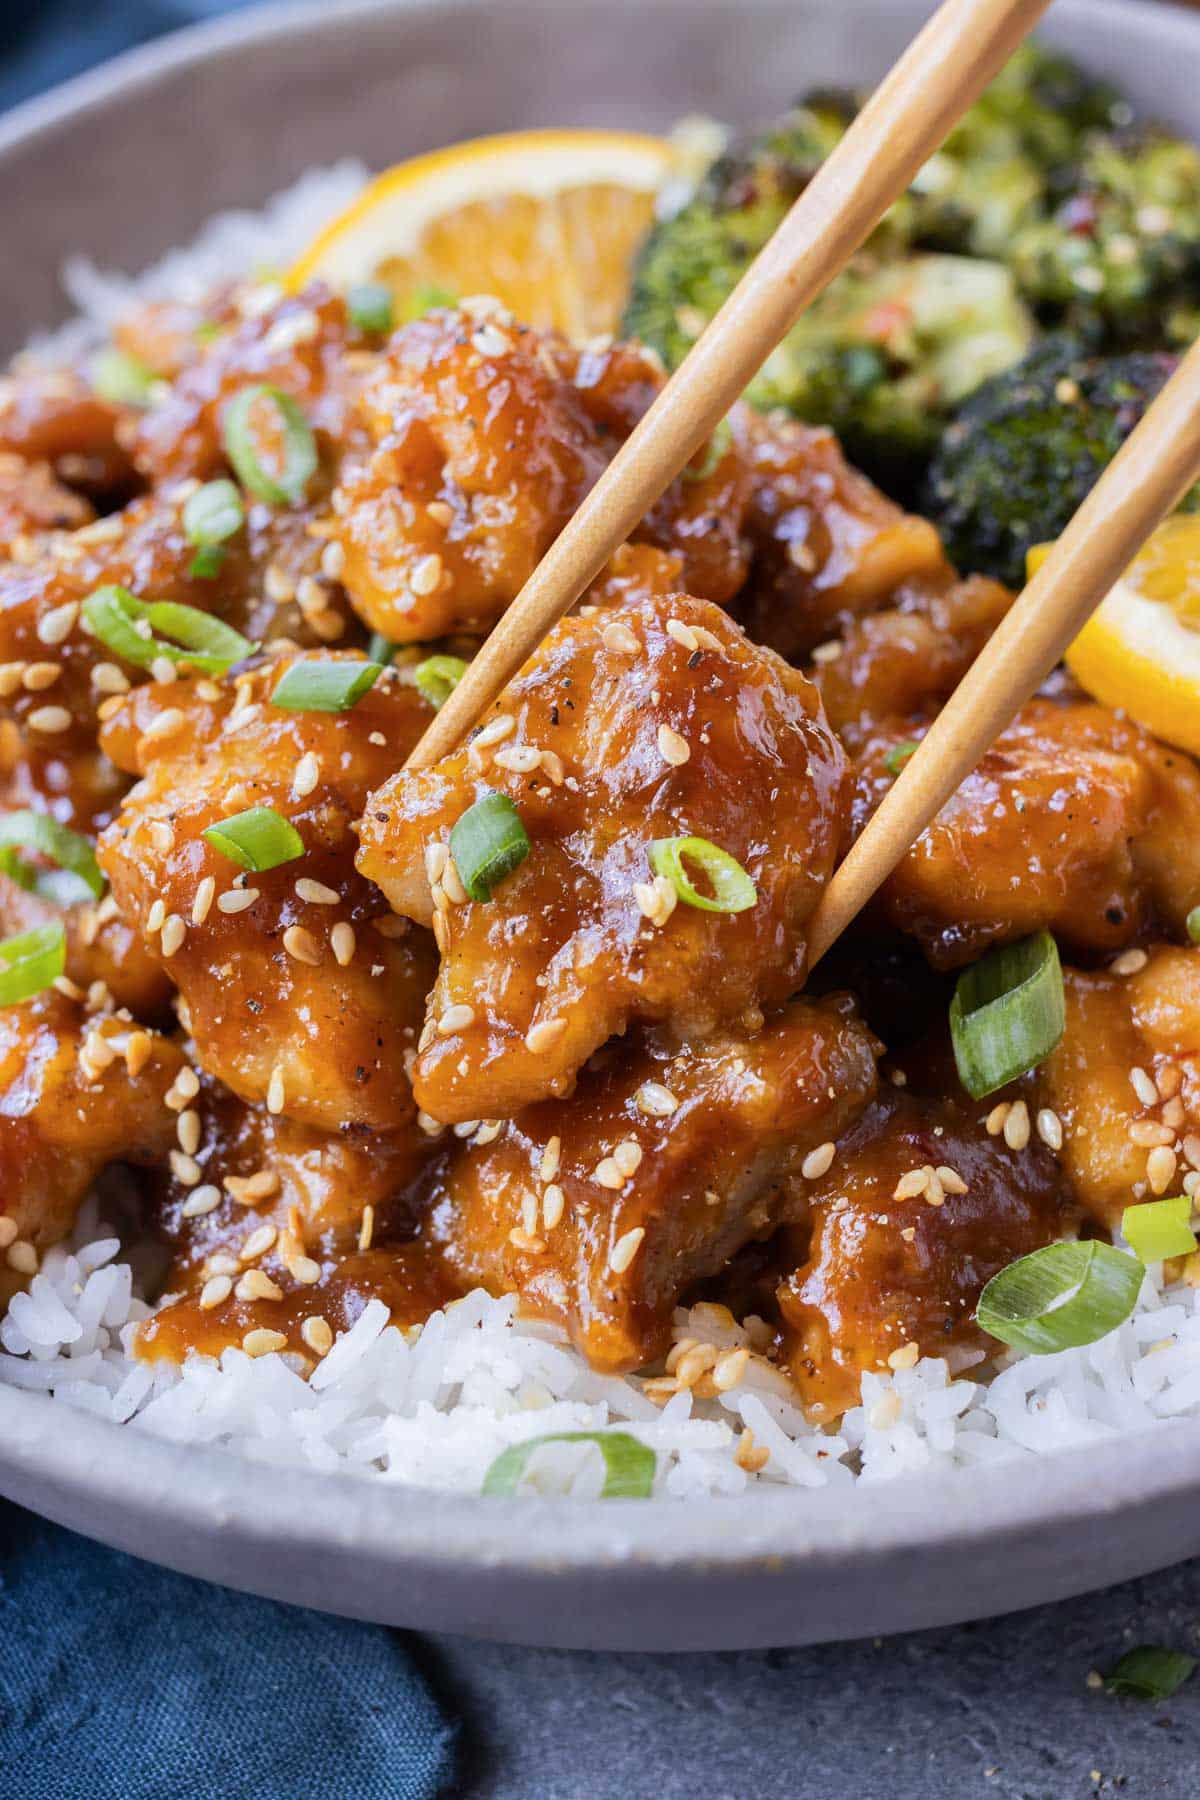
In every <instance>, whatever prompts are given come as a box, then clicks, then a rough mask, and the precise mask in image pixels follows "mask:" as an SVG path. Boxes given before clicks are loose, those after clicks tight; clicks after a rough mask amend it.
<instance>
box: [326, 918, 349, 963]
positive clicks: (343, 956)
mask: <svg viewBox="0 0 1200 1800" xmlns="http://www.w3.org/2000/svg"><path fill="white" fill-rule="evenodd" d="M329 947H330V949H331V950H332V951H333V959H334V961H335V962H336V963H337V965H338V967H339V968H340V969H345V968H347V967H348V966H349V965H350V963H352V962H353V961H354V949H355V936H354V927H353V925H348V924H347V923H346V921H345V920H344V919H341V920H339V922H338V923H337V924H336V925H335V926H334V927H333V930H332V931H331V932H330V933H329Z"/></svg>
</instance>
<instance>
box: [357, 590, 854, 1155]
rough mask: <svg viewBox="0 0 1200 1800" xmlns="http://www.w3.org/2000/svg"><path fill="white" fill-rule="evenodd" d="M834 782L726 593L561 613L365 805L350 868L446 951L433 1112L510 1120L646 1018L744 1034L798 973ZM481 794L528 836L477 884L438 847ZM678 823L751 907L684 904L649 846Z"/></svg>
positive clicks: (807, 690) (561, 1089) (797, 698)
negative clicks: (449, 729) (711, 852)
mask: <svg viewBox="0 0 1200 1800" xmlns="http://www.w3.org/2000/svg"><path fill="white" fill-rule="evenodd" d="M842 790H843V760H842V753H841V750H840V748H839V746H838V744H837V740H836V739H835V738H834V736H833V734H832V733H831V732H830V731H829V730H828V728H827V726H826V724H825V722H824V719H823V717H822V715H821V711H820V705H819V702H818V701H817V698H816V694H815V692H814V690H813V689H812V687H811V686H810V685H809V683H808V682H807V681H805V679H804V677H803V676H802V675H800V674H798V673H797V672H796V671H795V670H793V669H791V668H789V666H788V665H787V664H786V663H784V662H782V661H781V660H780V659H779V658H778V657H776V656H774V655H773V654H772V653H771V652H770V651H766V650H759V649H757V648H756V647H755V646H754V645H753V644H750V643H749V642H748V641H747V640H746V638H745V637H743V635H742V633H741V632H740V631H739V630H738V628H737V626H736V625H734V624H733V622H732V621H731V620H730V619H729V617H728V616H727V615H726V614H724V613H722V612H720V611H719V610H718V609H717V608H716V607H714V606H710V605H708V604H706V603H705V602H703V601H698V600H693V599H691V598H689V597H688V596H687V595H683V594H677V595H674V596H672V597H671V598H669V599H666V600H661V599H655V600H646V601H643V602H642V603H641V604H639V605H637V606H633V607H629V608H628V609H626V610H625V611H623V612H622V613H621V615H620V617H619V619H617V618H614V616H613V615H611V614H610V613H608V612H605V611H601V612H597V613H595V614H593V615H592V616H590V617H587V618H583V617H580V618H568V619H565V620H563V622H562V623H561V624H560V625H558V626H557V627H556V628H555V630H554V631H553V632H552V633H551V634H550V636H549V637H548V638H547V639H546V641H545V643H544V644H543V645H542V647H541V648H540V650H539V651H538V653H537V654H536V655H535V656H534V657H533V658H531V660H530V661H529V662H528V663H527V664H526V666H525V668H524V669H523V670H522V671H521V672H520V674H519V675H518V676H517V677H516V678H515V679H514V680H513V681H512V682H511V683H510V684H509V686H508V687H507V688H506V689H505V691H504V692H503V693H502V694H501V695H500V697H499V699H498V700H497V701H496V703H495V705H494V706H493V707H492V708H491V709H490V711H489V712H488V713H487V715H486V716H485V719H484V722H483V725H482V728H481V729H480V730H479V731H478V732H477V733H476V735H475V737H474V738H473V739H472V740H471V741H470V742H469V743H468V745H467V746H466V748H464V749H463V750H460V751H457V752H455V753H454V754H453V755H451V756H448V757H445V758H444V759H443V760H442V761H441V762H439V763H438V764H436V765H435V766H434V767H433V768H431V769H426V770H420V771H401V772H400V773H399V774H397V775H396V776H394V777H393V779H392V780H391V781H389V782H388V783H387V784H386V785H385V786H384V787H382V788H381V789H380V790H379V791H378V792H377V793H375V794H373V795H372V796H371V800H370V802H369V804H368V807H367V810H366V814H365V816H364V818H363V821H362V849H361V852H360V855H359V867H360V868H361V870H362V871H363V873H364V874H365V875H367V876H368V877H370V879H371V880H373V881H375V882H376V883H378V885H379V886H380V887H381V888H382V889H383V891H384V893H385V894H386V895H387V896H388V898H389V900H390V901H391V903H392V905H393V907H394V908H395V909H396V911H397V912H400V913H404V914H406V915H407V916H408V917H410V918H413V919H416V920H417V921H418V922H419V923H421V924H430V923H432V924H433V925H434V928H435V931H436V933H437V935H438V941H439V946H440V948H441V952H442V962H441V968H440V971H439V974H438V979H437V984H436V986H435V988H434V990H433V992H432V994H431V995H430V1003H429V1012H428V1017H427V1021H426V1025H425V1029H424V1031H423V1033H422V1036H421V1045H420V1050H421V1053H420V1056H419V1057H418V1059H417V1064H416V1071H415V1074H414V1078H413V1079H414V1088H415V1091H416V1093H417V1097H418V1099H419V1102H420V1104H421V1106H422V1107H423V1108H424V1110H425V1111H426V1112H428V1113H430V1114H431V1115H432V1116H433V1117H434V1118H435V1119H441V1120H449V1121H462V1120H466V1119H480V1118H483V1119H486V1118H505V1117H509V1116H511V1114H513V1113H514V1112H515V1111H517V1109H518V1108H520V1107H522V1106H524V1105H527V1104H528V1103H529V1102H531V1101H534V1100H540V1099H545V1098H548V1097H549V1096H550V1095H557V1096H562V1095H564V1094H566V1093H569V1092H570V1089H571V1085H572V1082H573V1081H574V1078H575V1074H576V1071H577V1070H578V1069H579V1068H580V1067H581V1065H582V1064H583V1063H584V1062H585V1061H586V1060H587V1058H588V1057H589V1056H590V1055H591V1053H592V1052H593V1051H594V1050H596V1049H598V1048H599V1046H600V1045H601V1044H603V1043H604V1042H605V1041H606V1039H608V1038H609V1037H611V1036H613V1035H614V1034H618V1033H620V1032H623V1031H624V1030H625V1029H626V1027H627V1026H628V1025H630V1024H631V1023H633V1022H634V1021H637V1020H641V1021H646V1022H657V1023H661V1024H663V1025H665V1026H666V1027H667V1028H668V1029H669V1030H670V1031H671V1032H672V1033H673V1035H674V1037H675V1038H676V1040H678V1041H680V1042H688V1041H691V1042H696V1041H699V1040H701V1039H703V1038H705V1037H707V1036H708V1035H710V1034H711V1033H712V1032H714V1031H717V1030H719V1029H721V1028H730V1029H734V1030H741V1031H747V1032H753V1031H755V1030H757V1029H758V1027H759V1025H760V1024H761V1022H762V1009H763V1008H771V1007H776V1006H780V1005H782V1004H783V1002H784V1001H785V1000H787V998H788V997H789V996H790V995H791V994H792V993H793V992H794V991H795V990H796V989H797V988H798V987H799V986H800V985H801V979H802V974H803V969H804V930H805V925H806V923H807V921H808V918H809V915H810V914H811V912H812V911H813V908H814V907H815V905H816V902H817V900H818V898H819V896H820V894H821V890H822V888H823V886H824V883H825V881H826V880H827V879H828V876H829V873H830V871H831V869H832V866H833V860H834V856H835V854H836V851H837V847H838V843H839V840H840V837H841V832H842V826H843V818H844V814H843V802H842ZM488 793H501V794H504V795H506V796H508V797H509V798H510V799H511V800H512V802H513V804H514V805H515V807H516V808H517V810H518V812H519V813H520V816H521V820H522V822H523V825H524V829H525V831H526V832H527V834H528V837H529V840H530V844H531V849H530V852H529V855H528V857H527V858H526V860H525V861H524V862H523V863H522V864H521V865H520V867H519V868H517V869H516V870H515V872H514V873H512V874H511V875H509V876H508V877H507V879H505V880H504V881H503V882H501V883H500V884H499V885H498V886H497V887H496V888H495V891H494V892H493V895H492V898H491V899H490V900H489V901H487V902H486V903H484V902H472V901H468V900H467V899H466V896H465V890H464V889H463V887H462V885H461V876H460V872H459V871H458V870H457V868H456V867H454V866H453V865H452V861H448V852H447V845H448V840H449V835H450V832H451V829H452V828H453V827H454V826H455V824H456V823H457V822H458V820H459V819H460V818H461V817H462V816H463V814H464V813H465V812H466V811H467V810H468V808H469V807H470V806H471V805H473V804H474V803H475V802H476V801H478V800H480V799H481V798H482V797H483V796H484V795H486V794H488ZM680 835H689V836H690V835H694V836H699V837H702V838H706V839H707V840H709V842H710V843H711V844H714V845H717V846H719V847H720V848H721V849H722V850H724V851H726V852H727V853H728V854H729V855H731V856H733V857H735V858H736V859H737V861H738V862H739V863H740V864H741V865H742V867H743V869H744V870H745V871H746V872H747V873H748V874H749V875H750V877H751V879H752V880H753V881H754V883H755V884H756V888H757V899H756V901H755V903H754V904H753V905H752V906H751V907H750V908H749V909H748V910H745V911H742V912H738V913H736V914H734V913H721V912H715V911H702V910H700V909H699V908H697V907H695V906H691V905H686V904H679V905H673V902H674V900H675V890H674V888H673V887H672V886H671V884H670V883H669V882H668V881H667V880H666V878H665V877H663V876H661V875H659V876H657V877H656V876H655V874H654V872H653V870H652V869H651V866H650V863H649V860H648V858H649V852H650V846H651V843H652V841H653V840H654V839H658V838H672V837H676V836H680ZM698 879H699V880H701V881H703V879H704V878H703V877H702V876H700V877H698ZM431 880H432V883H433V886H432V888H431Z"/></svg>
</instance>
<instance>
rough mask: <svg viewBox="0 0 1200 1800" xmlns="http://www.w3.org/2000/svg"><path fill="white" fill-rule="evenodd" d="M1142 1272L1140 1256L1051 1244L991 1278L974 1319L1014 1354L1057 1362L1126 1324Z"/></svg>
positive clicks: (1091, 1243) (1095, 1246)
mask: <svg viewBox="0 0 1200 1800" xmlns="http://www.w3.org/2000/svg"><path fill="white" fill-rule="evenodd" d="M1143 1273H1144V1271H1143V1269H1142V1265H1141V1263H1140V1262H1138V1260H1137V1258H1136V1257H1133V1256H1126V1255H1125V1253H1124V1251H1122V1250H1116V1249H1114V1248H1113V1246H1112V1245H1111V1244H1102V1243H1100V1241H1099V1239H1097V1238H1089V1239H1088V1241H1087V1242H1086V1243H1080V1242H1071V1243H1063V1244H1047V1245H1045V1247H1044V1248H1043V1249H1041V1250H1034V1251H1032V1252H1031V1253H1030V1255H1028V1256H1021V1257H1018V1259H1017V1261H1016V1262H1014V1263H1009V1265H1008V1267H1007V1269H1001V1271H1000V1273H999V1274H998V1275H993V1276H992V1279H991V1280H990V1281H989V1282H988V1284H987V1286H986V1287H985V1288H984V1290H983V1292H982V1294H980V1296H979V1305H978V1307H977V1308H976V1310H975V1317H976V1319H977V1321H978V1322H979V1324H980V1325H981V1326H982V1328H983V1330H984V1331H986V1332H988V1333H990V1335H991V1336H992V1337H994V1338H999V1339H1000V1341H1001V1343H1004V1344H1011V1345H1012V1347H1013V1349H1014V1350H1024V1351H1026V1352H1027V1353H1028V1354H1029V1355H1030V1356H1052V1355H1053V1354H1054V1352H1055V1351H1057V1350H1071V1349H1075V1348H1076V1347H1077V1346H1078V1345H1080V1344H1094V1343H1096V1341H1097V1340H1098V1339H1099V1338H1102V1337H1107V1336H1108V1334H1109V1332H1110V1331H1115V1330H1116V1328H1117V1326H1118V1325H1123V1324H1124V1323H1125V1320H1126V1319H1127V1318H1128V1317H1129V1315H1130V1313H1131V1312H1132V1311H1133V1308H1134V1305H1135V1303H1136V1301H1137V1297H1138V1294H1139V1292H1140V1290H1141V1286H1142V1277H1143Z"/></svg>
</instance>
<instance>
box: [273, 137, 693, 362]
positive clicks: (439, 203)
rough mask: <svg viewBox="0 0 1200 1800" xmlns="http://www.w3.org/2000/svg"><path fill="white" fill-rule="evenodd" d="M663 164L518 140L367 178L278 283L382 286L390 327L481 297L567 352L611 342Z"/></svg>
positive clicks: (584, 141)
mask: <svg viewBox="0 0 1200 1800" xmlns="http://www.w3.org/2000/svg"><path fill="white" fill-rule="evenodd" d="M675 162H676V153H675V152H674V151H673V149H672V146H671V145H670V144H669V143H667V142H665V141H664V140H662V139H660V138H654V137H642V136H639V135H637V134H635V133H632V132H622V131H519V132H511V133H508V134H506V135H503V136H499V137H485V138H476V139H474V140H473V141H471V142H469V143H463V144H455V145H452V146H451V147H450V148H449V149H447V150H438V151H435V152H433V153H432V154H431V155H429V156H418V157H415V158H414V159H413V160H412V161H411V162H405V163H398V164H397V165H396V167H395V168H392V169H388V170H387V171H386V172H385V173H384V174H382V175H380V176H378V177H377V178H376V179H375V180H374V181H373V182H371V184H370V186H369V187H368V188H367V189H366V190H365V191H364V192H363V193H362V194H360V195H359V197H358V199H357V200H356V201H354V203H353V204H352V205H351V206H349V207H347V209H346V211H345V212H344V213H342V214H341V215H340V216H339V217H338V218H337V219H335V220H334V221H333V223H332V224H331V225H328V226H327V227H326V228H325V230H324V231H322V232H321V234H320V236H319V237H317V238H316V240H315V241H314V242H313V243H312V244H311V245H310V247H309V248H308V250H307V251H306V252H305V254H304V255H303V256H302V257H301V258H300V260H299V262H297V263H296V265H295V267H294V268H293V269H292V270H291V272H290V275H289V278H288V285H289V286H290V287H291V288H293V289H295V288H298V287H302V286H303V285H304V283H305V282H306V281H310V280H312V279H313V278H314V277H318V276H319V277H321V278H322V279H324V280H326V281H328V282H329V283H330V284H331V286H333V287H334V288H337V289H339V290H342V291H344V290H345V289H347V288H349V287H352V286H354V285H355V284H357V283H359V282H364V281H377V282H384V283H385V284H386V285H387V286H388V287H389V288H390V289H391V290H392V294H393V297H394V300H395V303H396V316H397V318H400V319H403V318H405V317H409V316H412V315H413V313H414V312H417V311H421V310H423V306H422V305H421V298H422V296H426V295H429V294H431V293H432V294H439V295H441V294H444V295H447V296H450V297H455V298H460V299H461V298H465V297H466V296H467V295H474V294H494V295H495V296H496V297H497V298H498V299H499V300H501V301H503V302H504V304H505V305H506V306H508V307H510V308H511V310H512V311H513V312H514V313H515V314H516V316H517V318H519V319H521V320H522V321H523V322H525V323H526V324H530V325H534V326H537V327H539V328H542V329H544V328H546V327H550V326H553V327H556V328H557V329H558V330H560V331H562V332H565V333H566V334H567V335H568V336H569V337H572V338H574V339H575V340H577V341H584V340H586V339H587V338H589V337H593V336H596V335H597V334H599V333H603V332H610V331H613V330H615V329H616V326H617V324H618V321H619V319H620V316H621V310H622V307H623V306H624V303H625V297H626V294H627V292H628V288H629V271H630V265H631V263H632V261H633V257H634V254H635V252H636V250H637V247H638V245H639V243H640V242H641V239H642V238H643V236H644V235H645V233H646V231H647V230H648V229H649V226H650V223H651V220H652V218H653V216H654V201H655V196H656V194H657V193H658V191H659V189H660V188H661V187H662V185H663V183H664V182H665V181H666V180H667V178H668V176H669V175H670V174H671V173H672V171H673V169H674V167H675Z"/></svg>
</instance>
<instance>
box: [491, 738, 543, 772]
mask: <svg viewBox="0 0 1200 1800" xmlns="http://www.w3.org/2000/svg"><path fill="white" fill-rule="evenodd" d="M493 760H494V762H495V764H496V767H497V768H498V769H508V770H509V771H510V773H511V774H513V775H532V774H533V772H534V770H535V769H538V768H540V767H541V763H542V753H541V751H540V750H536V749H535V748H534V747H533V745H532V744H512V745H509V746H506V748H505V749H503V750H497V752H496V755H495V757H494V759H493Z"/></svg>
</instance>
